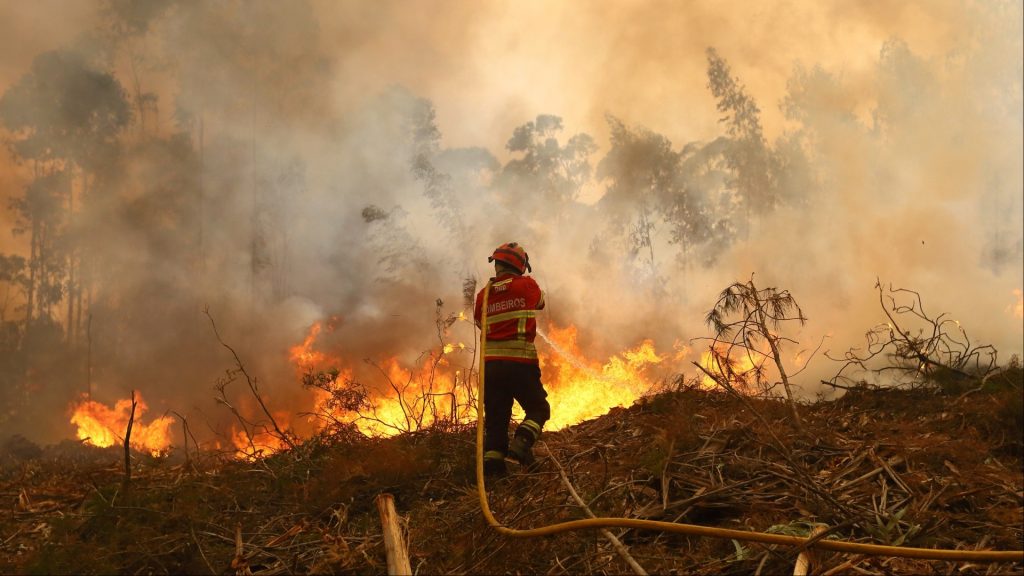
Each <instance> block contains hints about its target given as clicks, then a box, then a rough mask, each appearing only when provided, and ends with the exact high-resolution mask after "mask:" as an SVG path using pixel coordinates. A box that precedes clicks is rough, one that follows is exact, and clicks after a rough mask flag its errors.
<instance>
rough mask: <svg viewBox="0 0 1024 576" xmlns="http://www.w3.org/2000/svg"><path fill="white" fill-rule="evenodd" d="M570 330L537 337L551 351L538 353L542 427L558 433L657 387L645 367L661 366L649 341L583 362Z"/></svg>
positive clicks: (551, 330)
mask: <svg viewBox="0 0 1024 576" xmlns="http://www.w3.org/2000/svg"><path fill="white" fill-rule="evenodd" d="M577 337H578V330H577V329H576V327H575V326H572V325H570V326H568V327H566V328H558V327H554V326H552V327H550V328H549V329H548V330H547V331H546V332H545V334H544V336H543V337H542V340H544V341H545V342H547V343H548V344H549V346H550V348H551V349H552V352H551V353H542V354H541V366H542V380H543V382H544V385H545V388H546V389H547V390H548V401H549V402H550V403H551V420H550V421H549V422H548V424H547V426H546V427H547V428H549V429H551V430H558V429H560V428H564V427H566V426H571V425H573V424H577V423H579V422H582V421H584V420H588V419H590V418H594V417H596V416H600V415H601V414H604V413H605V412H607V411H608V410H609V409H611V408H615V407H617V406H628V405H630V404H632V403H633V402H635V401H636V400H637V399H638V398H640V397H641V396H643V395H644V394H646V393H648V392H650V391H651V390H652V389H653V387H654V386H655V385H656V384H657V383H658V382H657V380H655V379H653V378H652V377H651V374H650V369H651V368H652V367H654V366H657V365H659V364H661V363H662V362H663V361H664V360H665V356H662V355H659V354H658V353H657V351H655V349H654V343H653V342H652V341H651V340H644V341H643V342H641V343H640V344H639V345H637V346H636V347H635V348H631V349H628V350H625V351H624V352H621V353H619V354H615V355H613V356H612V357H610V358H608V359H607V360H605V361H604V362H600V361H595V360H591V359H588V358H587V356H586V355H585V354H584V353H583V352H582V351H581V350H580V348H579V345H578V344H577Z"/></svg>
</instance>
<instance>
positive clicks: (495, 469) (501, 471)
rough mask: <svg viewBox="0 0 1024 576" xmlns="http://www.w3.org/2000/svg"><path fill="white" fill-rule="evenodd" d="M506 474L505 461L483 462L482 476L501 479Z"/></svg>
mask: <svg viewBox="0 0 1024 576" xmlns="http://www.w3.org/2000/svg"><path fill="white" fill-rule="evenodd" d="M507 473H508V468H506V467H505V459H504V458H502V459H500V460H499V459H497V458H487V459H485V460H484V476H487V477H488V478H501V477H502V476H504V475H506V474H507Z"/></svg>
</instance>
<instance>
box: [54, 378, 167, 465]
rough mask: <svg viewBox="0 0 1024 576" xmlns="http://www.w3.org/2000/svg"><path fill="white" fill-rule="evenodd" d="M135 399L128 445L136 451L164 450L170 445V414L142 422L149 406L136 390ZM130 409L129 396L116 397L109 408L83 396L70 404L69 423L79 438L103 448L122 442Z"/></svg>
mask: <svg viewBox="0 0 1024 576" xmlns="http://www.w3.org/2000/svg"><path fill="white" fill-rule="evenodd" d="M135 401H136V406H135V419H134V420H133V422H132V434H131V439H130V440H129V444H131V446H132V447H133V448H135V449H136V450H140V451H146V452H149V453H151V454H153V455H158V454H160V453H163V452H166V451H167V450H168V449H169V448H170V446H171V435H170V430H169V428H170V426H171V424H173V423H174V419H173V418H171V417H170V416H161V417H159V418H157V419H155V420H153V421H152V422H150V423H148V424H145V423H143V422H142V416H143V414H145V413H146V410H147V409H148V406H147V405H146V402H145V401H143V399H142V396H141V395H139V394H138V393H136V394H135ZM131 412H132V401H131V399H129V398H126V399H124V400H118V401H117V402H116V403H115V404H114V406H113V407H112V408H111V407H108V406H105V405H103V404H101V403H99V402H96V401H95V400H88V399H84V398H83V399H82V400H81V401H79V402H78V403H77V404H75V405H73V406H72V415H71V423H72V424H74V425H76V426H77V427H78V432H77V435H78V439H79V440H82V441H84V442H85V443H86V444H91V445H93V446H99V447H101V448H105V447H107V446H113V445H115V444H122V443H123V442H124V435H125V432H126V431H127V429H128V419H129V418H130V417H131Z"/></svg>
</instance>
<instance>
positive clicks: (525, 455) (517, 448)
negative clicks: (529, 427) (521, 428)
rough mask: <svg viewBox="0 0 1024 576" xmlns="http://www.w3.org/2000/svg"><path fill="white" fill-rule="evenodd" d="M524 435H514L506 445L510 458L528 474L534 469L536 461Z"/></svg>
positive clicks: (529, 443)
mask: <svg viewBox="0 0 1024 576" xmlns="http://www.w3.org/2000/svg"><path fill="white" fill-rule="evenodd" d="M531 444H533V443H532V442H530V441H529V440H528V439H527V437H526V435H525V434H516V436H515V438H513V439H512V441H511V442H510V443H509V445H508V452H509V455H510V456H512V458H514V459H515V460H516V461H517V462H519V464H520V465H521V466H522V467H523V468H525V469H526V470H527V471H528V472H533V471H534V470H535V469H536V465H537V459H536V458H534V456H533V448H531Z"/></svg>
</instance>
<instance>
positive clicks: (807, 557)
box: [793, 525, 825, 576]
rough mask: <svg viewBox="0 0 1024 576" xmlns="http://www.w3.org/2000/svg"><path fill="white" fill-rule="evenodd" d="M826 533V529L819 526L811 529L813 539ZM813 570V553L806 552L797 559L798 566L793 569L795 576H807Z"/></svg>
mask: <svg viewBox="0 0 1024 576" xmlns="http://www.w3.org/2000/svg"><path fill="white" fill-rule="evenodd" d="M824 531H825V527H824V526H821V525H818V526H815V527H814V528H813V529H811V536H810V537H811V538H814V537H815V536H817V535H818V534H821V533H822V532H824ZM810 569H811V551H810V550H804V551H803V552H801V553H800V555H799V556H797V557H796V566H794V567H793V576H807V573H808V572H810Z"/></svg>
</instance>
